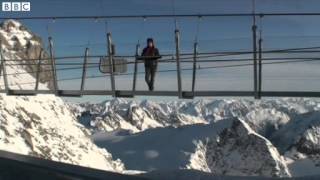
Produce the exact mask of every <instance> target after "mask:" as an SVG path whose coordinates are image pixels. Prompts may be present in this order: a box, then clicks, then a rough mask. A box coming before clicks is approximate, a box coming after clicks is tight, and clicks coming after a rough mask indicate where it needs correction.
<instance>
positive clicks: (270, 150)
mask: <svg viewBox="0 0 320 180" xmlns="http://www.w3.org/2000/svg"><path fill="white" fill-rule="evenodd" d="M206 159H207V164H208V167H209V168H210V170H211V172H212V173H214V174H223V175H249V176H268V177H285V176H290V173H289V171H288V169H287V167H286V164H285V163H284V161H283V159H282V157H281V156H280V154H279V153H278V151H277V149H276V148H275V147H274V146H273V145H272V144H271V142H270V141H268V140H267V139H265V138H264V137H262V136H260V135H258V134H257V133H255V132H254V131H253V130H252V129H251V128H250V127H249V125H248V124H247V123H245V122H244V121H242V120H238V119H236V120H234V122H233V124H232V126H231V127H230V128H227V129H225V130H224V131H223V132H221V133H220V135H219V136H218V137H217V138H216V139H215V140H209V142H208V144H207V147H206Z"/></svg>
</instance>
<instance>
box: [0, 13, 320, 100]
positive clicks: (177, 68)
mask: <svg viewBox="0 0 320 180" xmlns="http://www.w3.org/2000/svg"><path fill="white" fill-rule="evenodd" d="M267 16H272V17H278V16H306V17H309V16H316V17H318V16H320V13H254V12H253V13H246V14H180V15H179V14H172V15H132V16H131V15H122V16H58V17H11V18H7V17H5V18H4V17H1V18H0V19H2V20H5V19H16V20H41V19H49V20H53V21H55V20H59V19H93V20H97V19H99V20H101V19H102V20H106V22H107V20H109V19H143V21H145V20H146V19H153V18H169V19H170V18H171V19H174V23H175V29H174V31H173V33H174V43H175V46H174V47H175V50H174V51H175V53H173V54H162V58H161V59H160V60H158V63H159V64H160V65H161V64H170V68H168V69H165V70H159V71H158V72H161V73H168V72H175V73H176V75H175V77H174V78H176V79H177V82H176V88H177V90H155V91H147V90H137V76H138V75H139V74H144V72H143V71H139V69H138V67H139V66H138V65H139V64H143V63H144V61H143V60H141V57H140V54H141V52H140V47H141V45H140V42H138V43H137V45H136V49H135V54H134V55H131V56H130V55H129V56H128V55H126V56H124V55H118V54H117V53H116V51H115V44H116V43H114V42H113V41H112V32H106V41H107V44H106V46H107V47H106V49H107V51H106V53H105V54H100V55H99V54H96V55H89V51H90V50H89V48H88V47H87V48H85V49H84V52H82V54H84V55H78V56H60V57H59V56H55V54H54V45H53V38H52V37H49V38H48V42H49V43H48V44H49V50H48V51H49V57H48V58H43V56H42V53H44V51H45V50H42V51H41V52H40V53H39V58H38V59H5V58H4V56H3V52H2V50H1V66H0V72H1V77H2V78H3V82H4V88H3V89H0V93H6V94H7V95H13V96H31V95H37V94H55V95H57V96H71V97H81V96H84V95H103V96H113V97H127V98H132V97H135V96H176V97H179V98H182V99H192V98H194V97H206V96H238V97H244V96H247V97H250V96H252V97H254V98H255V99H260V98H261V97H320V91H290V90H287V91H264V90H262V84H263V67H264V66H266V65H269V64H287V63H299V62H312V61H319V60H320V58H317V57H314V56H310V57H307V55H309V54H313V55H314V54H316V53H319V52H320V47H317V46H312V47H300V48H286V49H274V50H264V49H263V40H264V39H263V37H262V25H261V22H262V19H263V18H264V17H267ZM211 17H215V18H220V17H249V18H252V25H251V34H252V50H250V51H211V52H201V51H199V48H198V44H199V43H200V42H199V40H198V33H199V32H198V31H199V30H197V34H196V36H195V40H194V42H193V51H191V52H187V53H182V52H181V38H182V37H181V35H180V30H179V27H178V26H177V19H178V18H197V19H198V23H197V25H196V26H197V29H199V26H200V23H201V20H202V18H211ZM257 21H259V22H260V25H257V24H259V23H257ZM259 26H261V27H260V28H259ZM213 31H214V30H213ZM1 47H2V46H1ZM268 54H286V55H288V54H292V55H295V54H299V55H301V54H302V55H303V57H301V56H297V57H292V56H290V57H264V55H268ZM236 55H246V56H252V58H248V57H247V58H234V56H236ZM219 58H220V59H219ZM70 59H74V60H75V62H72V63H70V62H63V61H64V60H70ZM79 59H81V60H80V61H79ZM92 59H99V62H95V61H94V62H93V61H91V60H92ZM28 61H33V62H36V63H35V64H34V65H35V66H36V67H37V69H36V70H35V71H31V72H30V71H29V72H26V73H34V74H36V76H35V77H36V81H35V82H23V83H22V84H34V89H15V88H13V87H14V86H16V85H10V81H9V78H8V77H9V76H14V75H17V73H12V74H10V73H7V71H6V67H7V66H8V62H15V63H10V65H11V66H12V65H16V66H21V65H26V64H29V63H26V62H28ZM44 62H49V63H44ZM225 62H228V63H230V62H232V64H230V65H226V64H224V63H225ZM200 63H207V64H210V63H212V64H213V63H214V64H215V65H213V66H211V65H206V66H204V67H200V66H199V64H200ZM219 63H221V64H220V65H217V64H219ZM182 64H189V65H190V67H188V68H185V67H182ZM128 65H132V66H133V69H130V71H128V70H127V66H128ZM172 65H173V66H172ZM41 66H50V70H46V73H50V74H51V77H52V79H51V81H52V84H53V87H52V88H51V89H50V90H42V89H39V83H40V82H39V76H40V73H45V72H44V71H40V68H41ZM57 66H68V67H64V68H58V67H57ZM97 67H98V68H99V70H100V72H101V75H96V76H88V73H87V72H88V70H89V69H92V68H97ZM172 67H174V68H172ZM229 67H235V68H236V67H252V77H251V78H252V84H253V87H252V90H246V91H240V90H228V89H226V90H212V89H207V90H197V81H199V80H201V79H199V78H198V77H197V75H198V71H201V70H204V69H220V68H221V69H223V68H229ZM68 70H77V71H79V72H81V73H82V74H81V77H74V78H60V79H58V78H57V72H58V71H68ZM184 71H189V72H191V74H192V78H191V80H190V84H191V86H190V87H189V88H188V89H185V88H183V87H182V83H183V82H184V81H186V80H185V78H184V76H183V75H182V72H184ZM20 74H21V73H20ZM118 76H130V77H131V79H132V85H131V87H129V89H127V90H121V89H119V88H117V87H116V84H117V83H118V82H117V81H116V78H115V77H118ZM94 78H106V79H107V78H108V81H109V85H110V89H99V90H88V89H86V88H85V87H86V81H87V80H88V79H94ZM214 78H215V77H212V79H214ZM70 80H79V81H80V82H81V83H80V86H79V87H78V88H75V89H73V90H68V89H62V88H60V87H59V82H61V81H70ZM20 85H21V84H20Z"/></svg>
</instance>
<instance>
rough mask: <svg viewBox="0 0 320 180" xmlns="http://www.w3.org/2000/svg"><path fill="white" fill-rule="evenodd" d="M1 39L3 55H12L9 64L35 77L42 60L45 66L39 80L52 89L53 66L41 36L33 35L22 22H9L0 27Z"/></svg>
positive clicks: (42, 67) (41, 68)
mask: <svg viewBox="0 0 320 180" xmlns="http://www.w3.org/2000/svg"><path fill="white" fill-rule="evenodd" d="M0 39H1V42H2V48H3V53H4V54H7V53H9V54H10V59H8V62H7V64H10V65H12V66H19V67H20V68H23V69H25V70H26V71H27V72H29V74H30V75H32V76H33V77H35V76H36V71H37V64H38V62H39V61H38V60H39V58H41V59H42V60H41V64H43V65H41V66H40V71H41V73H40V76H39V80H40V82H41V83H48V87H49V88H51V87H52V81H51V77H52V76H51V66H50V65H48V64H50V61H49V55H48V53H47V52H46V51H45V49H44V48H43V47H44V45H43V42H42V39H41V38H40V37H39V36H37V35H35V34H34V33H32V32H31V31H30V30H28V29H27V28H26V27H25V26H24V25H22V24H21V23H20V22H17V21H14V20H7V21H5V22H3V23H1V25H0ZM41 49H43V53H41V56H40V52H41ZM12 60H18V61H12ZM14 64H16V65H14ZM17 64H23V65H17ZM45 64H46V65H45Z"/></svg>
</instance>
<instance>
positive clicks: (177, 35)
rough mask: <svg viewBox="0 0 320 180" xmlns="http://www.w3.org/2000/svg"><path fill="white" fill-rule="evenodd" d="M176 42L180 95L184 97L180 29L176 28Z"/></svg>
mask: <svg viewBox="0 0 320 180" xmlns="http://www.w3.org/2000/svg"><path fill="white" fill-rule="evenodd" d="M175 43H176V62H177V78H178V95H179V98H182V87H181V69H180V32H179V30H178V29H176V30H175Z"/></svg>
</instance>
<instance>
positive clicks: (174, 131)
mask: <svg viewBox="0 0 320 180" xmlns="http://www.w3.org/2000/svg"><path fill="white" fill-rule="evenodd" d="M92 138H93V140H94V141H95V142H96V144H97V145H99V146H100V147H105V148H106V149H108V150H109V151H110V152H111V153H112V154H113V155H114V156H115V157H117V158H120V159H121V160H122V161H123V162H124V163H125V164H126V167H127V168H129V169H131V168H134V169H138V170H142V171H151V170H175V169H181V168H188V169H198V170H202V171H207V172H212V173H214V174H217V175H233V176H266V177H286V176H290V173H289V171H288V169H287V167H286V164H285V161H284V160H283V159H282V157H281V156H280V154H279V153H278V151H277V149H276V148H275V147H274V146H273V145H272V144H271V143H270V142H269V141H268V140H267V139H265V138H264V137H262V136H260V135H258V134H256V133H255V132H254V131H253V130H251V128H250V127H249V126H248V125H247V124H246V123H245V122H243V121H241V120H238V119H226V120H221V121H217V122H215V123H211V124H195V125H186V126H182V127H178V128H173V127H167V128H155V129H149V130H146V131H143V132H141V133H136V134H129V133H128V132H127V133H125V132H121V131H116V132H112V133H102V132H100V133H96V134H94V135H93V136H92ZM217 138H218V139H219V142H217V141H215V140H216V139H217ZM197 142H208V144H206V145H205V147H204V149H199V146H198V144H197ZM253 154H254V156H253Z"/></svg>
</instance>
